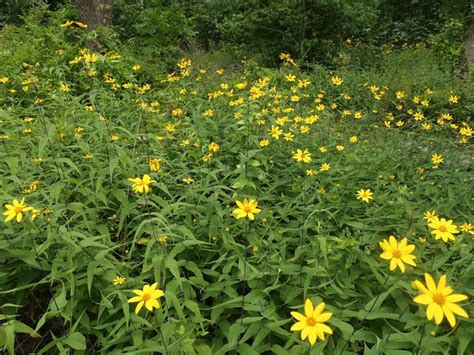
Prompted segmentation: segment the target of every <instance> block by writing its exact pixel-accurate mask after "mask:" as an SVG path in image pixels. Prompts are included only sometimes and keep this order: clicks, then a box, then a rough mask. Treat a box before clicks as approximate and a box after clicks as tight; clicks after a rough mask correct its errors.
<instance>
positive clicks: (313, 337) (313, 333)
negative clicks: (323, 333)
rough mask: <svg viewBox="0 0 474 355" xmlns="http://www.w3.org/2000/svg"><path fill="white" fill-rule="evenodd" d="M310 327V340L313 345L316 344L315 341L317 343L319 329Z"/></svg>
mask: <svg viewBox="0 0 474 355" xmlns="http://www.w3.org/2000/svg"><path fill="white" fill-rule="evenodd" d="M310 329H311V330H310V332H309V337H308V340H309V343H310V344H311V345H314V343H316V338H317V337H318V331H317V329H316V328H315V327H311V328H310Z"/></svg>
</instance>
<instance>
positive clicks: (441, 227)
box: [438, 226, 448, 233]
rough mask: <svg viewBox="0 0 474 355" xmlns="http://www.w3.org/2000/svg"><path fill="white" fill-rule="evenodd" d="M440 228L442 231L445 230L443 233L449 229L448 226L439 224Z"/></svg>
mask: <svg viewBox="0 0 474 355" xmlns="http://www.w3.org/2000/svg"><path fill="white" fill-rule="evenodd" d="M438 230H439V231H440V232H443V233H444V232H446V231H447V230H448V228H446V226H439V227H438Z"/></svg>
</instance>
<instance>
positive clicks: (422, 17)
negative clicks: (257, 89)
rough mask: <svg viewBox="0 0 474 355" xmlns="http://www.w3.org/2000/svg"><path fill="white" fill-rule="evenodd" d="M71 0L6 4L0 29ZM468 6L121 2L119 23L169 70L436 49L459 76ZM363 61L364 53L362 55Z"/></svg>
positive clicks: (289, 0)
mask: <svg viewBox="0 0 474 355" xmlns="http://www.w3.org/2000/svg"><path fill="white" fill-rule="evenodd" d="M71 3H73V1H71V0H6V1H5V2H4V3H2V4H0V26H1V25H2V24H4V23H17V24H18V23H21V17H22V16H23V15H25V14H26V13H27V11H28V9H30V8H31V7H32V6H35V5H36V6H38V5H41V4H43V5H47V6H49V7H50V9H57V8H59V7H61V6H66V8H68V9H69V11H71V10H72V11H74V7H71ZM473 14H474V7H472V4H471V1H469V0H455V1H452V0H435V1H433V0H416V1H399V0H369V1H352V0H313V1H308V0H270V1H261V0H212V1H189V0H147V1H138V0H137V1H125V0H114V2H113V24H114V26H113V27H114V30H115V31H116V32H117V33H118V35H119V37H120V39H121V40H122V42H123V43H126V44H127V46H128V48H129V50H132V51H134V52H135V53H140V55H141V56H142V58H144V60H146V61H148V62H153V61H154V60H156V58H160V61H161V67H162V68H168V69H169V68H170V67H171V65H172V63H174V62H176V60H177V59H178V57H179V53H180V51H181V50H183V49H185V50H189V49H190V48H191V49H193V50H196V49H204V50H209V49H213V50H215V49H221V48H224V49H225V50H230V51H232V52H238V53H239V54H240V55H247V56H251V57H252V58H254V59H257V60H258V61H259V63H260V64H263V65H266V66H275V65H277V64H278V61H277V60H276V58H277V56H278V54H279V53H281V52H285V53H292V55H293V57H294V58H295V59H297V60H298V61H300V62H306V63H309V62H311V63H313V62H318V63H320V64H324V65H327V66H329V67H333V68H334V67H338V66H340V65H341V64H344V63H345V61H344V59H345V58H346V57H347V55H348V52H349V55H350V56H352V57H354V56H356V57H357V60H358V61H364V60H365V59H367V56H366V55H365V54H366V53H365V52H366V51H367V50H369V51H370V50H375V51H376V50H377V49H378V48H379V47H381V46H391V47H393V48H394V49H396V48H401V47H403V46H412V45H415V44H424V45H429V46H431V47H433V48H434V49H435V50H436V51H437V52H438V53H439V54H440V56H439V58H438V61H439V64H440V65H441V66H444V68H445V69H448V70H451V71H456V70H457V69H458V68H459V63H460V61H461V57H462V47H463V41H464V37H465V32H466V27H467V26H468V24H469V23H470V22H472V21H474V16H473ZM361 48H362V49H364V50H363V51H362V55H361V56H360V57H358V55H359V54H360V53H359V52H360V49H361Z"/></svg>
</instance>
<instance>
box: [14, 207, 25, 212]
mask: <svg viewBox="0 0 474 355" xmlns="http://www.w3.org/2000/svg"><path fill="white" fill-rule="evenodd" d="M15 212H16V213H17V214H18V213H22V212H23V209H22V208H21V207H15Z"/></svg>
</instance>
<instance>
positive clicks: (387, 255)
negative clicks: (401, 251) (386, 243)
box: [380, 251, 393, 260]
mask: <svg viewBox="0 0 474 355" xmlns="http://www.w3.org/2000/svg"><path fill="white" fill-rule="evenodd" d="M380 257H381V258H382V259H385V260H390V259H391V258H392V257H393V254H392V252H390V251H386V252H383V253H382V254H380Z"/></svg>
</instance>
